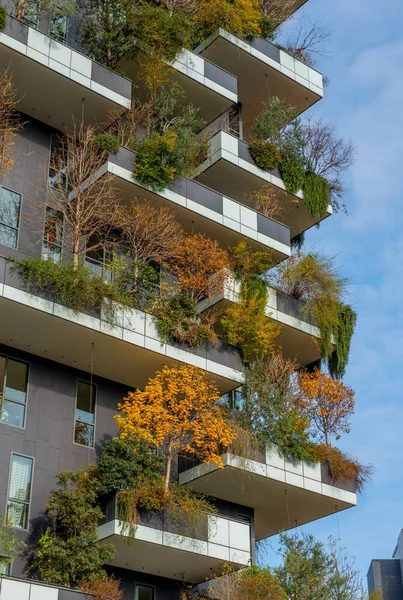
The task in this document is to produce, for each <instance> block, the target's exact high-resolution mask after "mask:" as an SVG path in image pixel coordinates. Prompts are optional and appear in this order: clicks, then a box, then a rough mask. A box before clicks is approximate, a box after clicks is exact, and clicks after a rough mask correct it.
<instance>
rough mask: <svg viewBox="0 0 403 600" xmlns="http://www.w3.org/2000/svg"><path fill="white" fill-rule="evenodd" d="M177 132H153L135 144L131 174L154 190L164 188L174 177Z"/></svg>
mask: <svg viewBox="0 0 403 600" xmlns="http://www.w3.org/2000/svg"><path fill="white" fill-rule="evenodd" d="M176 139H177V134H176V133H174V132H169V133H168V134H167V135H158V134H153V135H152V136H151V137H150V138H145V139H144V140H142V141H141V142H139V143H138V144H136V162H135V164H134V171H133V176H134V178H135V179H137V180H138V181H139V182H140V183H143V184H144V185H147V186H148V187H150V188H151V189H152V190H154V191H158V190H163V189H165V188H166V187H167V186H168V185H169V184H170V183H171V181H172V180H173V179H174V177H175V174H176V169H175V167H174V166H172V163H173V162H174V152H175V142H176Z"/></svg>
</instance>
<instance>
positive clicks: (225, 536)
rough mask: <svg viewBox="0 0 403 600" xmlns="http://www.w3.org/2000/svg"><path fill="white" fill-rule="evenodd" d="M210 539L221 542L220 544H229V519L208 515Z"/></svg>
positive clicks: (210, 540) (217, 542)
mask: <svg viewBox="0 0 403 600" xmlns="http://www.w3.org/2000/svg"><path fill="white" fill-rule="evenodd" d="M208 529H209V534H208V541H209V542H214V543H215V544H219V545H220V546H227V547H228V546H229V521H228V519H222V518H221V517H218V516H216V515H209V517H208Z"/></svg>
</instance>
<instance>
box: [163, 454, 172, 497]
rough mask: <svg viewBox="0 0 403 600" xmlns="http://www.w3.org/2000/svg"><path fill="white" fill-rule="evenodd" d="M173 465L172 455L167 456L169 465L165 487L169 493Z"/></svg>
mask: <svg viewBox="0 0 403 600" xmlns="http://www.w3.org/2000/svg"><path fill="white" fill-rule="evenodd" d="M171 465H172V456H169V457H168V458H167V467H166V471H165V484H164V488H165V491H166V493H168V491H169V480H170V479H171Z"/></svg>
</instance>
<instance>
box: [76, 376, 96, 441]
mask: <svg viewBox="0 0 403 600" xmlns="http://www.w3.org/2000/svg"><path fill="white" fill-rule="evenodd" d="M80 381H81V382H82V383H86V384H88V385H92V386H93V388H94V390H95V401H94V424H93V425H91V423H85V421H80V419H77V417H76V411H77V400H78V384H79V382H80ZM97 398H98V385H97V384H96V383H94V382H92V384H91V381H88V379H84V378H82V377H78V378H77V380H76V399H75V405H74V422H73V444H75V445H76V446H80V448H88V449H89V450H94V448H95V427H96V420H97ZM77 421H78V422H79V423H85V424H86V425H91V426H92V428H93V437H92V443H93V445H92V446H87V444H80V443H79V442H76V423H77Z"/></svg>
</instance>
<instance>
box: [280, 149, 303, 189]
mask: <svg viewBox="0 0 403 600" xmlns="http://www.w3.org/2000/svg"><path fill="white" fill-rule="evenodd" d="M279 167H280V173H281V177H282V179H283V181H284V185H285V189H286V190H287V192H290V194H296V193H297V192H298V191H299V190H300V189H301V188H302V187H303V185H304V180H305V170H304V167H303V166H302V165H301V164H300V163H298V162H297V161H294V160H293V159H291V158H287V157H284V158H283V159H282V160H281V162H280V165H279Z"/></svg>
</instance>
